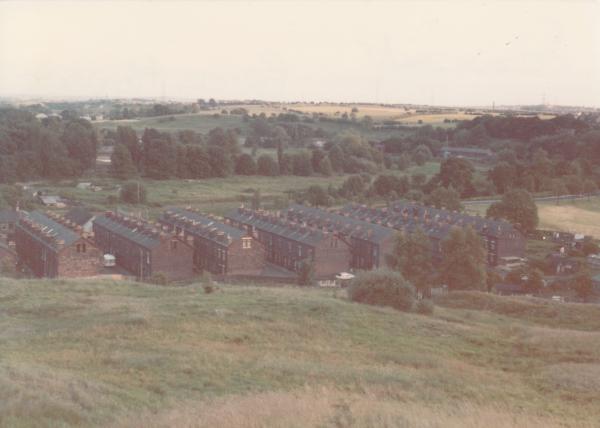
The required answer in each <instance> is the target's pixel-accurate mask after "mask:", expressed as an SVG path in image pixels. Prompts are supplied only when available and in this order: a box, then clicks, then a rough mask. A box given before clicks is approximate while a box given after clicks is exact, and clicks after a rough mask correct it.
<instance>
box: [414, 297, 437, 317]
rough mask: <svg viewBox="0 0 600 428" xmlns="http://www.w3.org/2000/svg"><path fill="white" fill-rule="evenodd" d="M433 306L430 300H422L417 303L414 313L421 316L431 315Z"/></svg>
mask: <svg viewBox="0 0 600 428" xmlns="http://www.w3.org/2000/svg"><path fill="white" fill-rule="evenodd" d="M434 308H435V306H434V305H433V302H432V301H431V300H430V299H422V300H419V302H418V303H417V308H416V311H417V313H418V314H422V315H432V314H433V310H434Z"/></svg>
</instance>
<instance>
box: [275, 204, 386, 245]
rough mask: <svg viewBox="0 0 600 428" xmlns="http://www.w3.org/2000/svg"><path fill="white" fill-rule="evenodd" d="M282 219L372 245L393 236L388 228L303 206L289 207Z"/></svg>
mask: <svg viewBox="0 0 600 428" xmlns="http://www.w3.org/2000/svg"><path fill="white" fill-rule="evenodd" d="M282 214H283V216H284V217H287V218H288V219H290V220H294V221H298V222H306V223H307V224H309V225H314V226H317V227H325V228H326V229H327V230H329V231H331V232H334V231H335V232H339V233H342V234H347V235H348V236H351V237H352V238H355V239H362V240H365V241H370V242H374V243H378V242H381V241H382V240H384V239H386V238H389V237H390V236H393V235H394V233H395V231H394V230H393V229H392V228H390V227H389V226H384V225H379V224H375V223H373V222H368V221H363V220H361V219H357V218H355V217H351V216H346V215H342V214H338V213H335V212H330V211H326V210H323V209H320V208H314V207H307V206H305V205H298V204H294V205H291V206H290V207H289V208H288V209H287V210H285V211H284V212H283V213H282Z"/></svg>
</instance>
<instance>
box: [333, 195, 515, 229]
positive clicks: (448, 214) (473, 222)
mask: <svg viewBox="0 0 600 428" xmlns="http://www.w3.org/2000/svg"><path fill="white" fill-rule="evenodd" d="M340 212H341V213H344V214H346V215H349V216H351V217H354V218H359V219H362V220H365V221H370V222H374V223H381V224H385V225H387V226H389V227H393V228H395V229H400V228H402V227H403V226H404V225H407V224H418V225H420V226H421V228H423V230H428V229H432V228H433V229H439V228H444V226H447V225H451V226H459V227H464V226H471V227H473V229H475V231H477V232H478V233H480V234H481V235H486V236H493V237H501V236H503V235H506V234H511V233H512V234H520V232H518V231H517V230H516V229H515V228H514V226H513V225H512V224H511V223H509V222H507V221H504V220H493V219H489V218H484V217H478V216H472V215H468V214H464V213H459V212H454V211H449V210H443V209H438V208H433V207H427V206H424V205H421V204H417V203H414V202H407V201H397V202H393V203H392V204H391V205H390V207H389V208H368V207H366V206H361V205H357V204H348V205H346V206H345V207H344V208H342V209H341V210H340Z"/></svg>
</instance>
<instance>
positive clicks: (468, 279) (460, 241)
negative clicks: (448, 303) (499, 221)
mask: <svg viewBox="0 0 600 428" xmlns="http://www.w3.org/2000/svg"><path fill="white" fill-rule="evenodd" d="M440 279H441V281H442V282H443V283H444V284H446V285H447V286H448V288H449V289H450V290H467V289H471V290H485V289H486V284H487V274H486V251H485V247H484V246H483V242H482V240H481V238H480V237H479V235H478V234H477V232H475V231H474V230H473V229H472V228H471V227H466V228H460V227H453V228H452V229H451V230H450V233H449V235H448V236H447V237H446V238H444V239H443V240H442V265H441V269H440Z"/></svg>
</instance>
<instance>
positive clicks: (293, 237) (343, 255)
mask: <svg viewBox="0 0 600 428" xmlns="http://www.w3.org/2000/svg"><path fill="white" fill-rule="evenodd" d="M226 219H227V221H229V222H230V224H231V225H233V226H235V227H244V228H246V229H247V231H248V233H249V234H250V235H251V236H253V237H254V238H255V239H257V240H258V241H259V242H260V243H262V244H263V245H264V247H265V250H266V258H267V261H269V262H271V263H273V264H275V265H277V266H280V267H283V268H285V269H287V270H289V271H292V272H297V271H299V269H300V268H301V266H302V264H303V263H304V262H309V263H312V265H313V267H314V272H315V277H316V278H317V279H330V278H334V277H335V275H336V274H338V273H340V272H342V271H345V270H347V269H348V265H349V261H350V247H349V245H348V243H347V242H345V241H344V240H343V239H340V237H339V236H338V235H337V234H336V233H332V232H330V231H328V230H326V229H324V228H317V227H309V226H306V225H303V224H300V223H297V222H293V221H290V220H288V219H285V218H283V217H281V216H278V215H276V214H274V213H267V212H264V211H253V210H249V209H245V208H239V209H237V210H235V211H232V212H230V213H229V214H228V215H227V216H226Z"/></svg>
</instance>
